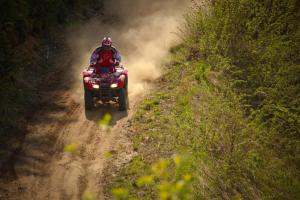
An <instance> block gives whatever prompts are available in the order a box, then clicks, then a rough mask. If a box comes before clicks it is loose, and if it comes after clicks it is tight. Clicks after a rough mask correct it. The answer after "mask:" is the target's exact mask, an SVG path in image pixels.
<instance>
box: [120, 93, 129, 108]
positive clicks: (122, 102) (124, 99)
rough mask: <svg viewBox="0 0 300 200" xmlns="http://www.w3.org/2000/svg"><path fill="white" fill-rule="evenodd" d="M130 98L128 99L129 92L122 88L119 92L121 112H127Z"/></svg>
mask: <svg viewBox="0 0 300 200" xmlns="http://www.w3.org/2000/svg"><path fill="white" fill-rule="evenodd" d="M127 101H128V97H127V90H126V89H125V88H122V89H120V90H119V110H120V111H126V110H127V105H128V103H127Z"/></svg>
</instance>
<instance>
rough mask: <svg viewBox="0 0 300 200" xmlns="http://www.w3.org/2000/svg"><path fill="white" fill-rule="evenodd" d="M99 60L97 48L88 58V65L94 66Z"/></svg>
mask: <svg viewBox="0 0 300 200" xmlns="http://www.w3.org/2000/svg"><path fill="white" fill-rule="evenodd" d="M98 58H99V48H97V49H95V50H94V52H93V53H92V55H91V58H90V65H95V64H96V63H97V60H98Z"/></svg>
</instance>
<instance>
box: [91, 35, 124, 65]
mask: <svg viewBox="0 0 300 200" xmlns="http://www.w3.org/2000/svg"><path fill="white" fill-rule="evenodd" d="M120 62H121V55H120V53H119V52H118V50H117V49H116V48H115V47H113V46H112V39H111V38H110V37H105V38H103V40H102V45H101V46H100V47H98V48H97V49H95V50H94V52H93V54H92V56H91V59H90V67H101V68H102V67H105V68H109V69H110V70H111V69H113V70H114V67H115V66H119V65H120Z"/></svg>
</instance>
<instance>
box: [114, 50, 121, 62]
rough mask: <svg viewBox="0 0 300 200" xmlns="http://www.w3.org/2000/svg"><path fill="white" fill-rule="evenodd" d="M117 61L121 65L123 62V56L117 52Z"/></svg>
mask: <svg viewBox="0 0 300 200" xmlns="http://www.w3.org/2000/svg"><path fill="white" fill-rule="evenodd" d="M115 59H116V61H117V62H119V63H120V62H121V60H122V57H121V54H120V53H119V52H118V51H117V52H116V54H115Z"/></svg>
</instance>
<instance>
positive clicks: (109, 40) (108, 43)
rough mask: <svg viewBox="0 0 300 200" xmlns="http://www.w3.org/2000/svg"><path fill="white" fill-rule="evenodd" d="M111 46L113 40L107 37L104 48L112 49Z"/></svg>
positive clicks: (103, 44)
mask: <svg viewBox="0 0 300 200" xmlns="http://www.w3.org/2000/svg"><path fill="white" fill-rule="evenodd" d="M111 45H112V40H111V38H110V37H105V38H103V40H102V46H104V47H105V46H106V47H107V46H109V47H111Z"/></svg>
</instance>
